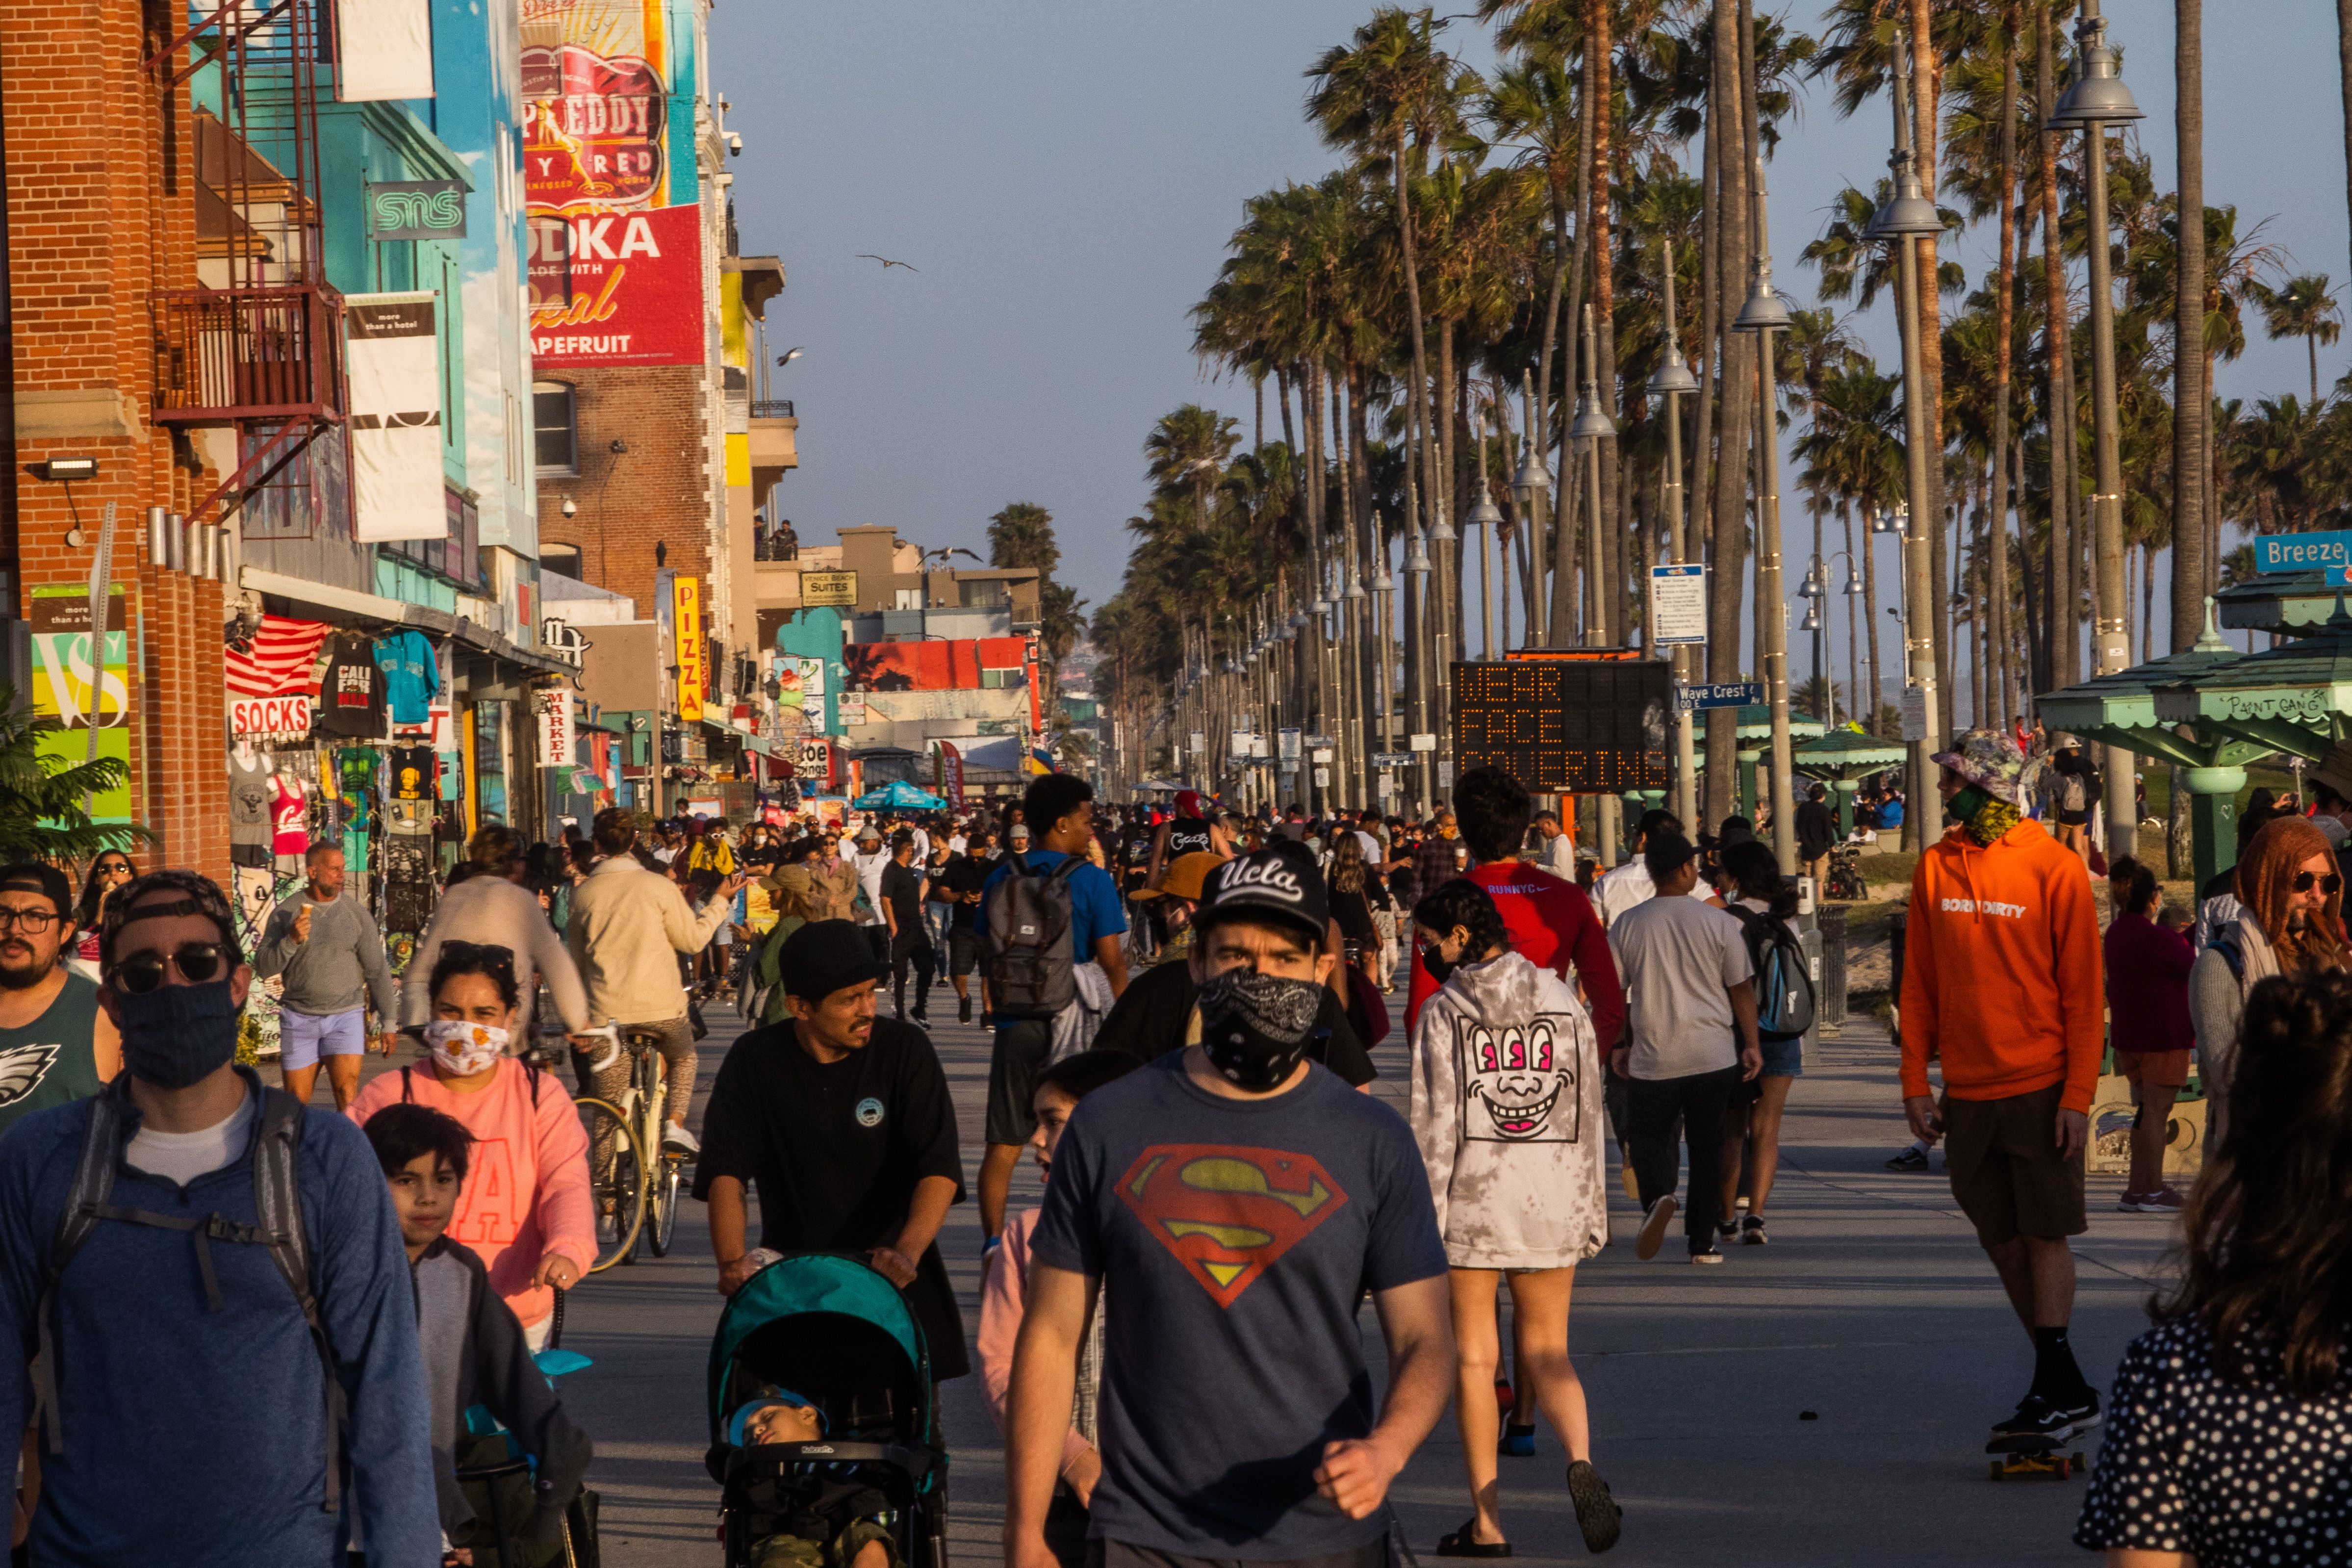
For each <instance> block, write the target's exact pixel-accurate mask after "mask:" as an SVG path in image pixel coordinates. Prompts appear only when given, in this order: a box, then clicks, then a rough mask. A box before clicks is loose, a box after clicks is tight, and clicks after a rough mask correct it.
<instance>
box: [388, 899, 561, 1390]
mask: <svg viewBox="0 0 2352 1568" xmlns="http://www.w3.org/2000/svg"><path fill="white" fill-rule="evenodd" d="M428 994H430V995H431V997H432V999H433V1000H432V1005H433V1017H432V1021H431V1022H429V1023H427V1024H425V1026H424V1031H423V1032H424V1036H425V1051H426V1053H427V1055H426V1059H425V1061H423V1062H420V1063H418V1064H416V1065H415V1066H414V1067H404V1068H401V1069H400V1070H399V1071H397V1072H387V1073H383V1074H381V1075H380V1076H378V1077H377V1078H376V1079H374V1080H373V1082H371V1083H370V1084H369V1085H368V1086H367V1087H366V1088H365V1089H362V1090H360V1094H359V1098H358V1099H357V1100H353V1101H352V1105H351V1109H350V1110H349V1111H347V1112H346V1113H345V1114H347V1115H349V1116H350V1117H351V1119H352V1121H355V1122H357V1123H358V1124H359V1125H361V1126H362V1127H364V1126H366V1125H367V1122H368V1119H369V1118H370V1117H372V1116H373V1115H374V1114H375V1113H376V1112H377V1111H379V1110H383V1108H384V1107H385V1106H387V1105H422V1106H425V1107H427V1108H429V1109H431V1110H437V1111H440V1112H441V1113H442V1114H443V1115H445V1116H450V1117H454V1118H456V1119H457V1121H458V1122H459V1123H460V1124H461V1125H463V1126H464V1127H465V1129H466V1131H467V1132H470V1133H472V1134H473V1137H474V1157H473V1160H472V1162H471V1163H470V1165H469V1168H468V1169H467V1173H466V1184H465V1187H464V1189H463V1190H462V1191H461V1192H460V1193H459V1194H457V1214H456V1215H455V1216H454V1217H453V1218H452V1219H451V1220H450V1221H449V1229H448V1235H449V1237H450V1238H451V1239H452V1240H456V1241H462V1242H464V1243H465V1244H466V1245H467V1247H472V1248H473V1249H474V1250H475V1251H476V1252H477V1253H478V1254H480V1256H481V1258H482V1261H483V1263H484V1264H486V1265H487V1266H488V1268H489V1271H490V1285H491V1288H492V1289H495V1290H497V1291H498V1293H499V1296H500V1298H502V1299H503V1300H505V1302H506V1304H507V1305H508V1306H509V1307H511V1308H513V1309H514V1315H515V1316H516V1317H517V1318H518V1319H520V1321H521V1322H522V1327H523V1337H524V1339H525V1340H527V1341H528V1342H530V1348H531V1349H532V1350H533V1351H540V1350H544V1349H545V1348H546V1347H547V1335H548V1331H549V1330H550V1329H551V1328H552V1327H553V1326H554V1316H555V1292H556V1291H558V1290H568V1289H571V1288H572V1286H573V1285H576V1284H578V1283H579V1282H580V1280H581V1279H582V1278H583V1276H584V1275H586V1273H587V1272H588V1266H589V1265H590V1264H591V1263H593V1262H594V1261H595V1260H596V1213H595V1205H594V1200H593V1197H592V1196H591V1194H590V1188H589V1180H588V1134H587V1131H585V1130H584V1129H583V1127H582V1126H581V1122H580V1116H579V1113H578V1112H577V1111H576V1110H573V1108H572V1096H571V1094H570V1093H569V1092H567V1091H566V1089H564V1086H563V1085H562V1083H561V1082H559V1081H557V1080H556V1079H553V1078H551V1077H550V1076H549V1075H548V1074H546V1073H543V1072H541V1070H540V1069H539V1068H535V1067H531V1066H530V1065H528V1064H527V1063H525V1062H524V1061H523V1060H522V1059H521V1058H519V1057H516V1056H512V1055H509V1044H510V1043H511V1042H512V1039H513V1031H514V1028H515V1020H516V1017H517V1015H518V1013H519V1011H520V1006H519V1005H520V1001H521V987H520V984H518V983H517V981H516V978H515V955H514V952H513V950H511V949H509V948H505V947H499V946H498V945H496V944H494V943H488V942H479V943H478V942H443V943H442V944H441V948H440V951H439V952H437V953H436V954H435V955H434V959H433V969H432V978H431V981H430V983H429V988H428Z"/></svg>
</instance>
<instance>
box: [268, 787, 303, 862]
mask: <svg viewBox="0 0 2352 1568" xmlns="http://www.w3.org/2000/svg"><path fill="white" fill-rule="evenodd" d="M269 819H270V823H271V826H272V829H273V831H272V834H271V837H270V841H269V851H270V853H271V854H273V855H299V854H302V853H304V852H305V851H307V850H308V849H309V848H310V793H309V792H308V791H307V790H305V789H304V788H303V787H302V781H301V780H300V779H298V778H294V777H291V776H290V775H289V774H286V773H272V774H271V775H270V776H269Z"/></svg>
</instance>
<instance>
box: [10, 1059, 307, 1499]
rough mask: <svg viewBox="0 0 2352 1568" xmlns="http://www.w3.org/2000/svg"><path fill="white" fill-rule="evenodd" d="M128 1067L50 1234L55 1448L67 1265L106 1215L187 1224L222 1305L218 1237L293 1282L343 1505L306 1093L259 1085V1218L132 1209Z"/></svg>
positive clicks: (50, 1424) (48, 1354)
mask: <svg viewBox="0 0 2352 1568" xmlns="http://www.w3.org/2000/svg"><path fill="white" fill-rule="evenodd" d="M130 1082H131V1079H130V1075H129V1074H127V1073H126V1074H123V1075H122V1076H121V1077H119V1078H117V1079H115V1080H114V1082H113V1083H112V1084H110V1085H109V1086H108V1087H107V1088H105V1089H101V1090H100V1091H99V1093H98V1094H97V1095H95V1096H93V1097H92V1098H91V1100H89V1121H88V1122H87V1123H85V1124H84V1126H83V1128H82V1135H81V1150H80V1152H79V1153H78V1154H76V1155H75V1157H74V1175H73V1185H72V1186H71V1187H70V1188H69V1189H68V1191H67V1193H66V1201H65V1206H64V1207H63V1208H62V1209H60V1210H59V1211H58V1229H57V1235H56V1236H55V1237H54V1238H52V1239H51V1241H50V1243H49V1257H48V1262H47V1267H46V1268H45V1269H44V1270H43V1273H42V1277H41V1302H40V1307H39V1310H38V1312H37V1318H38V1321H39V1325H40V1359H39V1361H37V1363H35V1373H36V1378H37V1392H38V1394H39V1395H40V1401H41V1412H42V1425H43V1426H45V1427H47V1431H48V1447H49V1452H50V1453H52V1454H62V1453H64V1452H65V1419H64V1416H63V1415H62V1414H61V1413H60V1412H59V1410H58V1387H57V1378H58V1350H57V1345H56V1343H55V1342H54V1341H53V1340H52V1338H51V1335H50V1331H49V1324H50V1321H51V1320H52V1319H53V1318H54V1317H55V1315H56V1310H57V1300H58V1281H59V1280H61V1279H64V1278H65V1272H66V1265H68V1264H69V1263H71V1262H72V1261H73V1257H74V1254H75V1253H76V1252H79V1250H81V1245H82V1243H84V1242H86V1241H88V1240H89V1238H90V1236H91V1233H93V1232H94V1231H96V1230H97V1229H98V1227H99V1225H100V1222H102V1221H105V1220H117V1221H120V1222H121V1223H122V1224H125V1225H144V1226H154V1227H155V1228H157V1229H159V1230H184V1231H186V1232H187V1233H188V1234H189V1235H190V1236H191V1237H193V1238H194V1243H195V1249H196V1271H197V1273H198V1274H200V1275H201V1276H202V1277H203V1279H204V1284H205V1303H206V1305H208V1306H209V1307H210V1308H211V1309H212V1310H214V1311H215V1312H218V1311H221V1310H224V1306H225V1303H224V1302H223V1301H222V1300H221V1293H220V1281H219V1280H218V1279H215V1277H214V1274H213V1258H212V1243H214V1242H215V1241H226V1242H230V1243H234V1244H236V1245H238V1246H243V1247H268V1249H269V1259H270V1261H271V1262H273V1263H275V1264H276V1265H277V1266H278V1274H279V1275H280V1276H281V1277H282V1278H283V1279H285V1281H286V1284H287V1288H288V1289H290V1290H292V1291H293V1292H294V1300H295V1304H296V1305H297V1306H299V1307H300V1308H301V1310H302V1321H303V1322H305V1323H306V1324H308V1325H309V1326H310V1342H311V1343H312V1344H313V1345H315V1346H316V1347H318V1352H319V1363H320V1366H321V1367H322V1368H323V1369H324V1370H325V1373H326V1383H327V1493H326V1500H325V1502H324V1503H323V1504H322V1505H321V1506H322V1507H323V1509H324V1510H325V1511H326V1512H328V1513H333V1512H335V1511H336V1510H337V1507H338V1504H339V1502H340V1500H341V1491H342V1481H341V1473H340V1472H341V1468H342V1434H343V1427H344V1425H345V1421H346V1402H345V1400H344V1398H343V1383H342V1378H341V1363H340V1362H338V1361H337V1360H336V1359H335V1348H334V1346H333V1344H332V1343H331V1342H330V1341H329V1340H328V1338H327V1326H326V1324H325V1323H324V1322H322V1321H320V1317H319V1300H318V1297H317V1296H316V1295H315V1294H313V1293H312V1291H311V1289H310V1237H309V1235H308V1234H307V1233H306V1232H305V1231H304V1229H303V1226H302V1201H301V1197H302V1194H301V1189H300V1187H299V1185H298V1184H297V1182H296V1170H297V1166H298V1163H299V1158H300V1154H301V1150H302V1118H303V1115H304V1111H303V1107H302V1102H301V1101H300V1100H296V1099H295V1098H294V1097H293V1096H292V1095H290V1094H288V1093H287V1092H286V1091H285V1090H283V1089H263V1090H262V1091H261V1096H262V1100H261V1112H260V1114H261V1130H260V1133H259V1135H258V1136H257V1138H256V1139H255V1140H254V1145H253V1206H254V1212H255V1213H256V1214H257V1215H259V1216H260V1220H261V1223H260V1224H258V1225H244V1224H240V1223H239V1222H237V1221H236V1220H231V1219H224V1218H223V1217H221V1215H218V1214H217V1213H215V1214H210V1215H203V1216H201V1217H198V1216H195V1215H189V1216H187V1217H184V1218H183V1217H179V1216H176V1215H160V1214H155V1213H153V1212H152V1211H150V1210H147V1209H127V1208H121V1207H118V1206H116V1205H115V1202H114V1176H115V1172H116V1170H117V1168H118V1167H119V1166H120V1165H121V1163H122V1147H123V1142H124V1140H123V1136H122V1124H123V1107H124V1104H125V1102H126V1101H127V1100H129V1098H130Z"/></svg>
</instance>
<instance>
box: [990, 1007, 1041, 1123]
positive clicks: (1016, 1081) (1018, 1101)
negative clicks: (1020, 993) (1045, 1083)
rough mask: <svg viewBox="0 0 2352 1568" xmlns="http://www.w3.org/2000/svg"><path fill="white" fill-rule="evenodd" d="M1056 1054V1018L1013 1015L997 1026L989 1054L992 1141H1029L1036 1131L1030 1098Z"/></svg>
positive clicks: (1035, 1115) (1034, 1114)
mask: <svg viewBox="0 0 2352 1568" xmlns="http://www.w3.org/2000/svg"><path fill="white" fill-rule="evenodd" d="M1053 1055H1054V1020H1052V1019H1051V1018H1014V1019H1010V1020H1007V1021H1006V1022H1005V1023H1004V1024H1003V1025H1001V1026H998V1028H997V1031H996V1044H995V1046H994V1047H992V1049H991V1050H990V1051H989V1053H988V1126H987V1132H986V1138H987V1141H988V1142H991V1143H1013V1144H1019V1143H1026V1142H1029V1139H1030V1136H1031V1135H1032V1134H1033V1133H1034V1132H1035V1131H1037V1108H1036V1107H1035V1106H1034V1105H1033V1104H1031V1103H1030V1101H1031V1099H1032V1097H1034V1095H1035V1094H1036V1092H1037V1079H1038V1077H1039V1076H1040V1075H1041V1074H1043V1073H1044V1072H1045V1068H1046V1067H1047V1065H1048V1064H1049V1063H1050V1062H1051V1061H1052V1059H1053Z"/></svg>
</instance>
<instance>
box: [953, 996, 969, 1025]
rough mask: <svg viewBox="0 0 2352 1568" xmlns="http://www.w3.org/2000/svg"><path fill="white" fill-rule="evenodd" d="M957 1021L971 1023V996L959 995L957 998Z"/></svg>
mask: <svg viewBox="0 0 2352 1568" xmlns="http://www.w3.org/2000/svg"><path fill="white" fill-rule="evenodd" d="M956 1022H957V1023H959V1024H969V1023H971V997H969V996H959V997H957V998H956Z"/></svg>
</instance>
